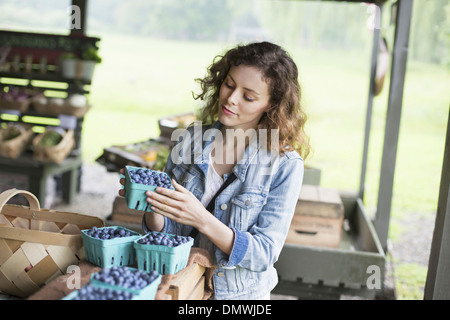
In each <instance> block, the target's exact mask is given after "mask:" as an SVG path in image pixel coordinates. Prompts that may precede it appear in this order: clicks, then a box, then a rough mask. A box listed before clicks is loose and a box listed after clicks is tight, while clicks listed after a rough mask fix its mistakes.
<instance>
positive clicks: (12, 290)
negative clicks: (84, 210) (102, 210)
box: [0, 189, 104, 297]
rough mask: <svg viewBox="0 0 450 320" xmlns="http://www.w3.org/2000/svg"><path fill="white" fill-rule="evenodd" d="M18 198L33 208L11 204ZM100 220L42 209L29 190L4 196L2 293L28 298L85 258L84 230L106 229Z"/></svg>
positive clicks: (0, 214)
mask: <svg viewBox="0 0 450 320" xmlns="http://www.w3.org/2000/svg"><path fill="white" fill-rule="evenodd" d="M16 195H22V196H24V197H25V198H26V199H27V201H28V203H29V206H28V207H27V206H19V205H12V204H7V202H8V200H9V199H11V198H12V197H14V196H16ZM103 225H104V223H103V220H101V219H100V218H97V217H93V216H89V215H83V214H78V213H70V212H58V211H53V210H46V209H41V208H40V205H39V201H38V199H37V198H36V197H35V196H34V195H33V194H32V193H30V192H28V191H25V190H17V189H10V190H6V191H4V192H3V193H1V194H0V291H2V292H4V293H7V294H10V295H13V296H17V297H27V296H29V295H31V294H32V293H34V292H36V291H38V290H39V289H40V287H42V286H43V285H45V284H46V283H47V282H49V281H50V280H52V279H53V278H55V277H57V276H59V275H64V274H66V272H67V267H68V266H70V265H76V264H78V263H79V261H80V260H81V259H83V258H84V249H83V241H82V239H81V229H85V228H92V227H94V226H97V227H102V226H103Z"/></svg>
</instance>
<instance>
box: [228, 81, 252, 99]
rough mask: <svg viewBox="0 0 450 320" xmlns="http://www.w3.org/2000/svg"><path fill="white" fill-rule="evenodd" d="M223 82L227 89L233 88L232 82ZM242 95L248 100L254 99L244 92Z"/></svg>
mask: <svg viewBox="0 0 450 320" xmlns="http://www.w3.org/2000/svg"><path fill="white" fill-rule="evenodd" d="M224 84H225V86H226V87H227V88H228V89H230V90H234V86H233V85H232V84H230V83H229V82H227V81H225V82H224ZM243 97H244V99H245V100H246V101H248V102H253V101H255V99H253V98H251V97H249V96H247V95H246V94H244V95H243Z"/></svg>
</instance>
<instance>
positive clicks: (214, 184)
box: [201, 153, 224, 208]
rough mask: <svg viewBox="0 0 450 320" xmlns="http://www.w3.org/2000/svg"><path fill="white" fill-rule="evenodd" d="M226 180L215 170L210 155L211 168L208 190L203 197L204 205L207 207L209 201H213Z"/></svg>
mask: <svg viewBox="0 0 450 320" xmlns="http://www.w3.org/2000/svg"><path fill="white" fill-rule="evenodd" d="M223 183H224V180H223V178H222V177H221V176H219V174H218V173H217V172H216V170H215V169H214V165H213V162H212V157H211V153H210V154H209V166H208V173H207V176H206V190H205V193H204V194H203V197H202V201H201V202H202V204H203V205H204V206H205V208H206V206H207V205H208V203H209V201H211V199H212V197H214V195H215V194H216V192H217V191H219V189H220V187H221V186H222V185H223Z"/></svg>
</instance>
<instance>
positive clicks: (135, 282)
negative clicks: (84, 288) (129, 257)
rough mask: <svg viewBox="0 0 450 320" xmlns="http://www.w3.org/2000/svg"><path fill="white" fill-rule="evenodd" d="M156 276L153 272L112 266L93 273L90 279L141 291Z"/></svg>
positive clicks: (157, 274) (155, 272) (156, 273)
mask: <svg viewBox="0 0 450 320" xmlns="http://www.w3.org/2000/svg"><path fill="white" fill-rule="evenodd" d="M158 276H159V273H158V272H157V271H155V270H153V271H150V272H146V271H143V270H139V269H130V268H127V267H119V266H113V267H110V268H104V269H102V270H101V271H100V272H97V273H94V274H93V275H92V279H93V280H96V281H100V282H103V283H106V284H110V285H113V286H120V287H123V288H127V289H135V290H141V289H144V288H145V287H147V286H149V285H150V284H151V283H152V282H153V281H155V280H156V278H158Z"/></svg>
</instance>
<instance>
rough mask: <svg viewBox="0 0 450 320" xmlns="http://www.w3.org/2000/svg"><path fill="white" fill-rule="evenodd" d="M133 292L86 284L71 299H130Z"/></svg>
mask: <svg viewBox="0 0 450 320" xmlns="http://www.w3.org/2000/svg"><path fill="white" fill-rule="evenodd" d="M133 297H134V294H133V293H131V292H128V291H124V290H115V289H110V288H103V287H95V286H93V285H90V284H87V285H85V286H84V287H83V288H81V289H80V290H78V294H77V296H75V297H74V298H73V300H131V299H133Z"/></svg>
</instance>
